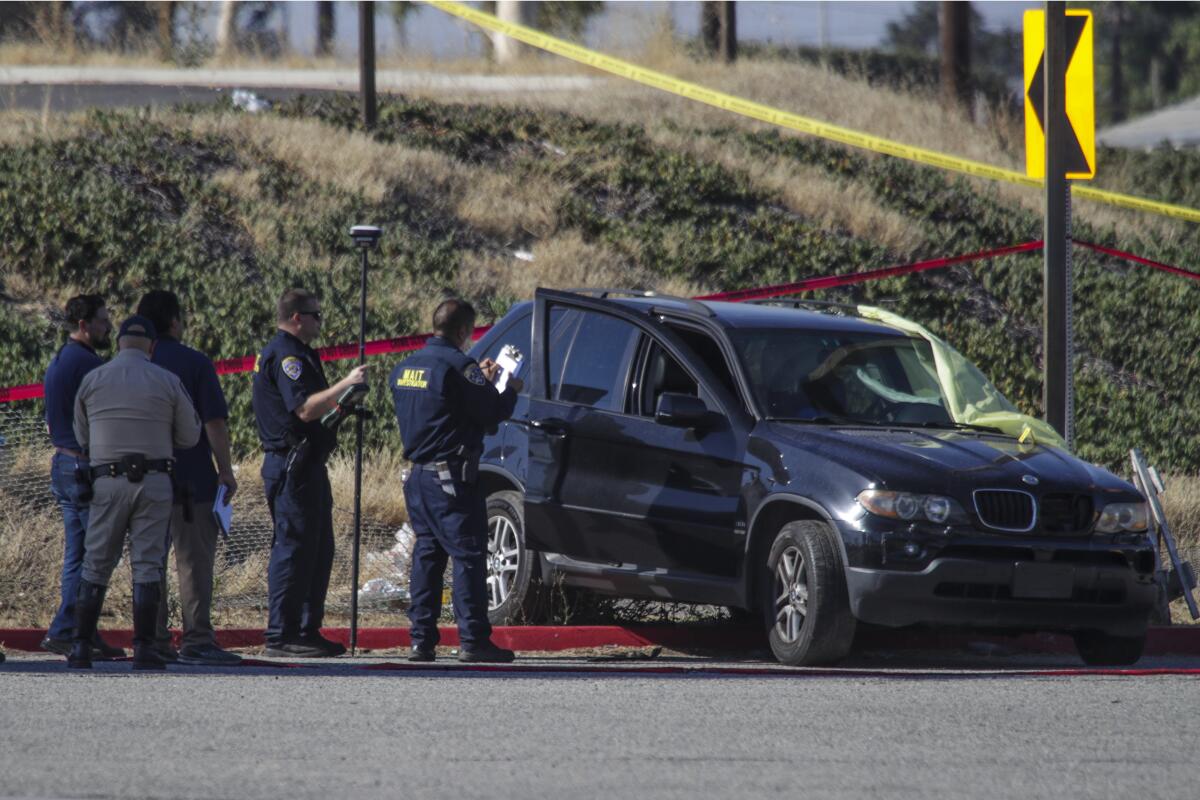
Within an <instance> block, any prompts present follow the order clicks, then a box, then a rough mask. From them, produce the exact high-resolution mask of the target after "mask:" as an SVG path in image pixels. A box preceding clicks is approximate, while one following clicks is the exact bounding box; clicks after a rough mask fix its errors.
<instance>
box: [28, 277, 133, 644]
mask: <svg viewBox="0 0 1200 800" xmlns="http://www.w3.org/2000/svg"><path fill="white" fill-rule="evenodd" d="M64 318H65V322H66V325H67V328H68V330H69V331H70V333H69V336H68V338H67V342H66V344H64V345H63V346H62V347H61V348H59V350H58V353H57V354H55V356H54V359H53V360H52V361H51V362H50V366H49V367H48V368H47V369H46V377H45V379H44V380H43V382H42V383H43V388H44V389H45V397H46V427H47V428H48V429H49V431H50V442H51V444H53V445H54V457H53V459H52V460H51V462H50V491H51V493H53V495H54V500H55V502H57V503H58V507H59V509H60V510H61V511H62V515H63V534H64V537H63V542H64V548H63V566H62V587H61V588H62V599H61V601H60V603H59V606H58V612H57V613H56V614H55V615H54V621H53V622H51V623H50V629H49V630H48V631H47V632H46V638H44V639H43V640H42V649H43V650H48V651H49V652H51V653H56V654H58V655H61V656H65V655H70V653H71V643H72V642H71V640H72V639H73V638H74V635H75V597H76V594H77V593H78V591H79V572H80V570H81V569H82V568H83V549H84V548H83V543H84V535H85V533H86V532H87V524H88V505H89V501H90V499H91V496H90V495H89V494H88V493H87V489H86V488H85V486H84V484H83V483H81V482H80V481H79V480H78V479H77V478H76V473H77V472H79V473H82V472H83V471H84V470H86V469H87V468H88V461H87V458H86V457H85V456H84V454H83V448H81V447H80V446H79V442H77V441H76V440H75V431H74V430H73V429H72V423H73V421H74V419H75V394H76V392H78V391H79V384H80V383H81V382H82V381H83V376H84V375H86V374H88V373H89V372H91V371H92V370H93V369H95V368H96V367H98V366H100V365H101V364H103V363H104V359H102V358H101V357H100V356H99V355H98V354H97V352H96V351H98V350H106V349H108V347H109V344H110V341H109V337H110V335H111V334H112V322H111V321H110V320H109V317H108V309H107V308H105V306H104V298H103V297H101V296H100V295H98V294H81V295H77V296H75V297H72V298H71V299H70V300H68V301H67V307H66V309H65V313H64ZM92 647H93V653H92V656H93V658H96V659H102V658H122V657H123V656H124V655H125V651H124V650H122V649H121V648H119V647H111V646H109V645H108V644H106V643H105V642H104V640H103V639H101V638H100V635H99V634H96V636H95V638H94V639H93V642H92Z"/></svg>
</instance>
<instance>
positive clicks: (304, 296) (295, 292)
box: [275, 289, 319, 322]
mask: <svg viewBox="0 0 1200 800" xmlns="http://www.w3.org/2000/svg"><path fill="white" fill-rule="evenodd" d="M314 301H316V302H319V301H318V300H317V296H316V295H315V294H313V293H312V292H310V291H307V290H306V289H288V290H287V291H286V292H284V293H283V294H282V295H280V297H279V305H278V306H276V308H275V313H276V317H275V318H276V319H277V320H278V321H279V322H287V321H288V320H289V319H291V318H292V315H293V314H295V313H296V312H298V311H308V310H310V309H309V308H308V306H310V305H312V304H313V302H314Z"/></svg>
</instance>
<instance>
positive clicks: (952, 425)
mask: <svg viewBox="0 0 1200 800" xmlns="http://www.w3.org/2000/svg"><path fill="white" fill-rule="evenodd" d="M909 424H910V425H912V426H913V427H914V428H944V429H945V430H954V431H980V432H982V433H999V434H1004V431H1002V430H1000V429H999V428H993V427H991V426H990V425H972V424H971V423H969V422H934V421H930V422H916V423H909Z"/></svg>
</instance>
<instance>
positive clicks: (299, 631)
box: [262, 453, 333, 644]
mask: <svg viewBox="0 0 1200 800" xmlns="http://www.w3.org/2000/svg"><path fill="white" fill-rule="evenodd" d="M285 461H286V456H285V455H283V454H274V453H268V454H267V456H266V458H265V459H263V466H262V478H263V490H264V492H265V493H266V496H267V507H268V508H269V509H270V510H271V519H272V520H273V521H274V523H275V534H274V537H273V538H272V540H271V563H270V565H269V566H268V567H267V596H268V600H269V603H270V612H269V614H268V617H267V636H266V639H267V643H268V644H284V643H287V642H294V641H296V640H297V639H300V638H302V637H304V636H309V635H315V634H317V633H318V632H319V631H320V629H321V623H322V621H323V620H324V618H325V593H326V592H327V591H328V589H329V573H330V572H331V571H332V569H333V494H332V492H331V491H330V488H329V474H328V473H327V472H326V471H325V466H324V465H323V464H319V463H313V464H310V465H308V466H306V467H304V469H303V470H296V469H293V470H292V472H291V473H290V474H287V473H285V472H284V464H285Z"/></svg>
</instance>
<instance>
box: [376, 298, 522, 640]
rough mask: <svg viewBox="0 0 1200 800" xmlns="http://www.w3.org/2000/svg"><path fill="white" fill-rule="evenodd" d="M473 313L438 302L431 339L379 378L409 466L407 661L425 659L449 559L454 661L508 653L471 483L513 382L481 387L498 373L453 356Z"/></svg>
mask: <svg viewBox="0 0 1200 800" xmlns="http://www.w3.org/2000/svg"><path fill="white" fill-rule="evenodd" d="M474 328H475V309H473V308H472V307H471V305H470V303H467V302H466V301H465V300H459V299H452V300H446V301H445V302H443V303H442V304H441V305H439V306H438V307H437V310H436V311H435V312H434V314H433V329H434V333H435V335H434V336H433V337H431V338H430V339H429V341H428V342H427V343H426V344H425V347H424V348H423V349H421V350H420V351H418V352H416V353H414V354H413V355H411V356H409V357H408V358H407V359H405V360H404V361H402V362H401V363H400V364H399V365H398V366H397V367H396V368H395V369H394V370H393V371H392V374H391V377H390V378H389V380H388V385H389V386H391V390H392V399H393V401H394V402H395V406H396V422H397V423H398V424H399V425H400V437H401V439H402V440H403V442H404V457H405V458H407V459H408V460H410V461H411V462H412V463H413V469H412V473H411V474H410V475H409V478H408V481H407V482H406V483H405V484H404V500H405V503H406V504H407V506H408V516H409V520H410V521H411V523H412V527H413V532H414V533H415V534H416V544H415V545H414V546H413V555H412V577H411V580H410V582H409V592H410V594H411V598H412V603H411V605H410V607H409V611H408V616H409V619H410V620H411V621H412V654H411V655H410V656H409V660H410V661H433V660H434V658H435V657H436V650H435V648H436V647H437V643H438V629H437V621H438V616H439V615H440V614H441V608H442V575H443V573H445V571H446V560H447V558H452V559H453V560H454V586H453V591H454V597H453V599H454V617H455V619H456V621H457V622H458V633H459V642H460V645H459V656H458V658H459V660H460V661H486V662H508V661H512V660H513V652H512V651H511V650H505V649H503V648H500V647H497V646H496V645H494V644H492V641H491V635H492V626H491V624H490V623H489V622H488V617H487V611H488V600H487V561H486V559H487V507H486V499H485V498H484V496H483V494H482V493H481V492H480V490H479V484H478V481H477V480H476V477H477V475H478V470H479V456H480V453H481V452H482V450H483V437H484V434H485V432H486V431H487V430H488V429H490V428H494V427H495V426H496V425H499V424H500V423H501V422H502V421H504V420H506V419H508V418H509V417H510V416H511V415H512V412H513V406H515V405H516V402H517V394H518V392H520V390H521V385H522V384H521V381H520V380H519V379H517V378H516V377H515V376H514V377H510V378H509V381H508V386H507V387H506V388H505V390H504V392H503V393H501V392H497V391H496V388H495V387H494V386H492V384H491V381H492V379H493V378H494V377H495V375H496V372H497V371H498V370H499V367H498V366H497V365H496V364H494V363H493V362H492V361H491V360H490V359H484V361H483V363H482V364H477V363H475V361H474V359H472V358H471V357H470V356H468V355H466V354H465V353H464V352H463V349H462V348H463V347H464V346H465V345H466V344H468V343H469V342H470V341H471V333H472V331H473V330H474Z"/></svg>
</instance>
